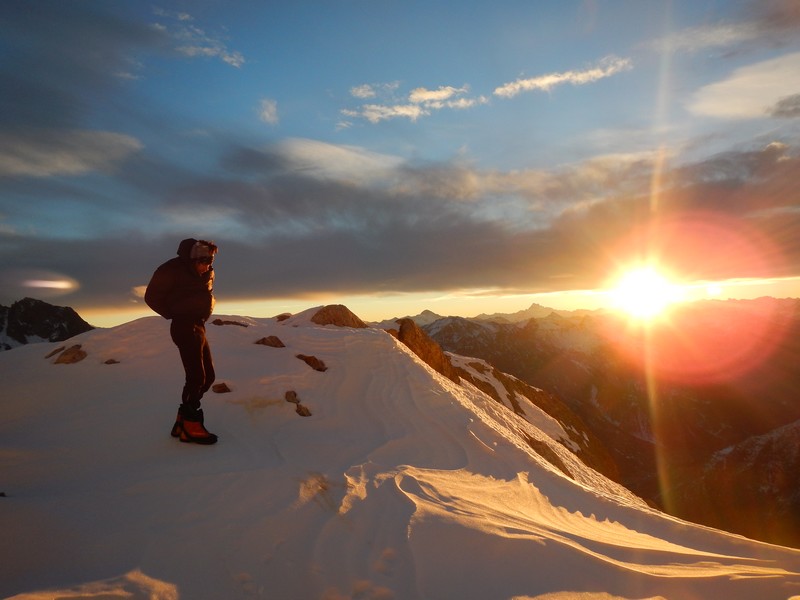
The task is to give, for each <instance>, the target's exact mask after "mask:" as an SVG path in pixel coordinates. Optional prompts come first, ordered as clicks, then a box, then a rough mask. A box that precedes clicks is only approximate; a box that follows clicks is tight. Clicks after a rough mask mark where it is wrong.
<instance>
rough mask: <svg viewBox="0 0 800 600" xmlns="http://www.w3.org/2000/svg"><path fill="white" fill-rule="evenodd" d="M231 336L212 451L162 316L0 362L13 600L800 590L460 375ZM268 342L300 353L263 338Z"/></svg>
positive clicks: (779, 558)
mask: <svg viewBox="0 0 800 600" xmlns="http://www.w3.org/2000/svg"><path fill="white" fill-rule="evenodd" d="M221 320H222V321H235V322H239V323H241V325H236V324H228V325H222V326H214V325H211V324H209V326H208V335H209V340H210V342H211V346H212V350H213V353H214V357H215V365H216V370H217V374H218V382H225V383H226V384H227V385H228V387H229V388H230V389H231V392H229V393H224V394H209V395H208V396H206V398H205V399H204V408H205V412H206V422H207V425H208V427H209V429H210V430H211V431H213V432H215V433H217V434H218V435H219V436H220V442H219V444H217V445H216V446H212V447H200V446H196V445H191V444H181V443H180V442H178V441H176V440H175V439H173V438H171V437H170V436H169V429H170V426H171V424H172V418H173V417H174V413H175V409H176V407H177V398H178V395H179V391H180V387H181V384H182V382H181V379H182V371H181V367H180V361H179V358H178V355H177V351H176V349H175V348H174V346H173V345H172V343H171V341H170V340H169V333H168V325H169V324H168V323H167V322H166V321H164V320H163V319H160V318H158V317H152V318H145V319H140V320H137V321H133V322H131V323H127V324H124V325H121V326H119V327H115V328H112V329H98V330H94V331H90V332H87V333H85V334H82V335H80V336H77V337H76V338H73V339H72V340H70V343H75V344H80V345H81V348H82V350H84V351H85V352H86V353H87V356H86V358H85V359H84V360H82V361H80V362H78V363H75V364H69V365H61V364H53V359H52V358H50V359H45V358H44V357H45V356H46V355H47V354H49V352H50V351H51V350H52V349H53V348H55V346H56V345H55V344H50V343H44V344H39V345H36V346H25V347H21V348H17V349H15V350H14V351H13V352H5V353H2V354H0V373H2V378H3V394H2V397H1V398H0V403H1V404H2V410H0V473H2V479H1V480H0V488H1V489H0V492H3V493H4V494H5V497H0V529H1V530H2V531H3V532H4V535H3V536H0V540H2V541H0V596H2V597H4V598H9V597H10V598H15V599H16V600H20V599H23V598H24V599H28V600H31V599H33V598H66V597H69V598H90V597H98V596H103V597H123V596H125V595H126V594H127V597H132V598H140V599H144V598H162V599H178V598H180V599H192V600H194V599H200V600H202V599H206V598H208V599H235V598H280V599H297V600H307V599H321V600H342V599H345V598H352V599H355V598H370V599H376V600H378V599H380V600H387V599H395V600H417V599H419V600H422V599H438V598H458V599H459V600H469V599H475V600H493V599H498V600H500V599H512V598H516V599H529V598H545V597H546V598H548V600H552V599H558V600H564V599H567V598H577V597H580V598H590V599H597V600H599V599H601V598H603V599H607V598H625V599H629V600H632V599H634V598H653V597H664V598H675V599H678V598H689V597H702V598H731V599H737V598H739V599H746V598H747V599H749V598H754V597H758V598H763V599H771V598H774V599H778V598H780V599H781V600H785V599H786V598H788V597H789V596H791V594H793V593H800V552H798V551H795V550H791V549H786V548H781V547H777V546H769V545H767V544H762V543H757V542H752V541H749V540H746V539H744V538H741V537H737V536H733V535H729V534H726V533H722V532H719V531H715V530H711V529H708V528H703V527H698V526H694V525H690V524H687V523H684V522H681V521H678V520H676V519H673V518H670V517H667V516H665V515H662V514H661V513H659V512H657V511H654V510H652V509H650V508H648V507H647V506H646V505H644V503H643V502H642V501H641V500H639V499H638V498H637V497H635V496H634V495H633V494H631V493H630V492H628V491H627V490H625V489H624V488H621V487H620V486H619V485H617V484H615V483H613V482H611V481H610V480H608V479H607V478H605V477H603V476H602V475H600V474H598V473H596V472H595V471H593V470H591V469H589V468H588V467H586V466H585V465H584V464H583V463H582V462H581V461H579V460H578V459H577V458H576V457H575V456H574V455H573V454H572V453H571V452H569V451H568V450H567V449H566V448H565V447H564V446H563V445H562V444H560V443H557V442H556V441H554V440H553V436H554V432H555V434H556V436H557V435H558V432H557V430H556V428H555V423H553V422H552V421H551V420H549V419H547V418H545V417H544V416H542V420H541V421H540V422H539V425H540V426H539V427H537V426H535V425H533V424H531V423H529V422H527V421H525V420H524V419H522V418H521V417H520V416H519V415H517V414H514V412H512V411H511V410H509V409H507V408H505V407H503V406H501V405H500V404H499V403H498V402H496V401H495V400H493V399H491V398H489V397H488V396H487V395H486V394H484V393H483V392H481V391H480V390H478V389H477V388H476V387H475V386H473V385H471V384H458V383H455V382H453V381H451V380H450V379H447V378H445V377H442V376H441V375H439V374H438V373H436V372H435V371H433V370H432V369H430V368H429V367H428V366H427V365H425V364H424V363H423V362H422V361H420V360H419V359H418V358H417V357H416V356H415V355H414V354H413V353H412V352H411V351H410V350H408V348H406V347H405V346H404V345H403V344H402V343H400V342H399V341H398V340H396V339H395V338H394V337H392V336H391V335H390V334H388V333H386V332H385V331H382V330H380V329H377V328H365V329H352V328H343V327H334V326H330V325H328V326H321V325H315V324H313V323H312V322H311V321H310V319H309V318H308V314H304V315H297V316H295V317H292V318H291V319H288V320H285V321H282V322H279V321H278V320H276V319H253V318H243V317H236V316H232V317H221ZM243 325H247V326H246V327H245V326H243ZM268 336H276V337H278V338H280V340H281V341H282V342H283V343H284V345H285V347H283V348H274V347H268V346H263V345H259V344H256V343H255V342H256V341H257V340H259V339H262V338H265V337H268ZM298 354H303V355H307V356H314V357H316V358H318V359H319V360H321V361H322V362H324V364H325V365H326V367H327V370H325V371H324V372H322V371H317V370H314V369H312V368H310V367H309V365H308V364H307V363H306V362H304V361H302V360H298V358H297V355H298ZM111 359H113V360H114V361H117V362H114V363H108V364H107V362H108V361H109V360H111ZM289 390H293V391H295V392H296V394H297V396H298V398H299V399H300V400H301V401H302V403H303V404H304V405H305V406H307V407H308V408H309V409H310V411H311V416H310V417H301V416H299V415H298V414H297V413H296V411H295V405H294V404H292V403H289V402H286V400H285V393H286V392H287V391H289ZM531 441H533V442H534V443H533V444H532V443H531ZM537 449H538V451H537ZM544 449H546V452H544ZM545 454H546V455H547V456H545ZM554 457H555V458H557V459H558V462H560V464H561V466H563V467H565V469H562V468H559V467H558V466H556V465H554ZM565 470H566V472H568V473H569V476H568V475H567V474H566V473H565Z"/></svg>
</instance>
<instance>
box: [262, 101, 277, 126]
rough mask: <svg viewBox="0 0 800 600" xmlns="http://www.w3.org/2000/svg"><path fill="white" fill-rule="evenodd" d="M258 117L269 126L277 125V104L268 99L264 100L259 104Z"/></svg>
mask: <svg viewBox="0 0 800 600" xmlns="http://www.w3.org/2000/svg"><path fill="white" fill-rule="evenodd" d="M258 117H259V118H260V119H261V120H262V121H264V123H268V124H270V125H277V124H278V122H279V121H280V119H279V117H278V102H277V101H276V100H272V99H270V98H264V99H263V100H261V103H260V104H259V111H258Z"/></svg>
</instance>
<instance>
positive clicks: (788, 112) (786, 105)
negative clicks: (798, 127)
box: [768, 94, 800, 119]
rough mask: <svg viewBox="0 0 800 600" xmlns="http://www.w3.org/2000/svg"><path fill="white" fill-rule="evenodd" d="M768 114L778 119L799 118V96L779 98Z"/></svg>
mask: <svg viewBox="0 0 800 600" xmlns="http://www.w3.org/2000/svg"><path fill="white" fill-rule="evenodd" d="M768 112H769V115H770V116H772V117H775V118H778V119H796V118H797V117H800V94H792V95H791V96H786V97H785V98H781V99H780V100H778V102H776V103H775V106H773V107H772V108H770V109H769V110H768Z"/></svg>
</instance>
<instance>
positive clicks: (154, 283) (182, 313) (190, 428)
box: [144, 238, 217, 444]
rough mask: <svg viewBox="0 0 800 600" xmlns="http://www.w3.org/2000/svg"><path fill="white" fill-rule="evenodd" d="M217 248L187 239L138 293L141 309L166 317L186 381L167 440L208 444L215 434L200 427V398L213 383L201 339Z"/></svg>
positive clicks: (209, 307) (211, 296)
mask: <svg viewBox="0 0 800 600" xmlns="http://www.w3.org/2000/svg"><path fill="white" fill-rule="evenodd" d="M216 253H217V246H216V245H215V244H214V243H213V242H207V241H206V240H196V239H194V238H189V239H185V240H183V241H182V242H181V243H180V245H179V246H178V256H177V257H175V258H172V259H170V260H168V261H167V262H165V263H164V264H162V265H161V266H159V267H158V268H157V269H156V271H155V273H153V277H152V278H151V279H150V283H149V284H148V285H147V291H146V292H145V294H144V300H145V302H146V303H147V305H148V306H149V307H150V308H152V309H153V310H154V311H155V312H157V313H158V314H160V315H161V316H162V317H164V318H165V319H170V320H171V321H172V323H170V328H169V333H170V336H171V337H172V341H173V342H175V345H176V346H177V347H178V351H179V352H180V355H181V362H182V363H183V369H184V371H185V372H186V382H185V384H184V386H183V394H182V395H181V404H180V406H179V407H178V416H177V418H176V420H175V424H174V425H173V426H172V436H173V437H178V438H180V440H181V441H182V442H194V443H196V444H214V443H216V441H217V436H216V435H214V434H213V433H209V431H208V430H207V429H206V428H205V426H204V424H203V410H202V409H201V408H200V399H201V398H202V397H203V394H205V393H206V392H207V391H208V390H209V389H210V388H211V384H212V383H214V363H213V361H212V359H211V348H210V347H209V345H208V340H207V339H206V325H205V324H206V321H207V320H208V318H209V317H210V316H211V312H212V311H213V309H214V293H213V291H214V268H213V267H212V266H211V263H212V262H213V261H214V255H215V254H216Z"/></svg>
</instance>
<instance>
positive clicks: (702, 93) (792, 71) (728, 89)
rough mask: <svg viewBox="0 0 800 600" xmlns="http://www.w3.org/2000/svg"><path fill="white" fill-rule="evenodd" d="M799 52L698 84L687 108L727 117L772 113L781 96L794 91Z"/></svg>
mask: <svg viewBox="0 0 800 600" xmlns="http://www.w3.org/2000/svg"><path fill="white" fill-rule="evenodd" d="M798 73H800V52H794V53H791V54H784V55H783V56H779V57H777V58H772V59H770V60H765V61H762V62H759V63H756V64H752V65H748V66H745V67H740V68H738V69H736V70H735V71H734V72H733V73H732V74H731V75H730V76H729V77H728V78H727V79H724V80H722V81H718V82H716V83H712V84H710V85H706V86H704V87H702V88H700V89H699V90H698V91H697V92H695V93H694V95H693V96H692V97H691V99H690V100H689V102H688V104H687V108H688V109H689V111H690V112H692V113H694V114H696V115H701V116H709V117H718V118H728V119H757V118H763V117H765V116H767V115H768V114H769V113H770V112H772V113H774V111H775V108H776V105H777V103H778V102H780V101H781V100H783V99H785V98H787V97H790V96H793V95H795V94H797V90H798V86H800V78H798Z"/></svg>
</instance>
